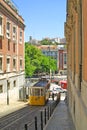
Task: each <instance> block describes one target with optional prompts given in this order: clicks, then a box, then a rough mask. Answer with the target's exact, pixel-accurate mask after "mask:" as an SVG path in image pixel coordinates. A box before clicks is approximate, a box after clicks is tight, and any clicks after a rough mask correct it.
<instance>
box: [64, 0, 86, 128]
mask: <svg viewBox="0 0 87 130" xmlns="http://www.w3.org/2000/svg"><path fill="white" fill-rule="evenodd" d="M86 15H87V0H67V17H66V23H65V36H66V42H67V52H68V53H67V55H68V58H67V59H68V61H67V63H68V66H67V69H68V104H69V108H70V111H71V114H72V118H73V121H74V124H75V126H76V130H86V129H87V17H86Z"/></svg>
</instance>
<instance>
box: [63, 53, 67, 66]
mask: <svg viewBox="0 0 87 130" xmlns="http://www.w3.org/2000/svg"><path fill="white" fill-rule="evenodd" d="M63 56H64V64H65V65H66V64H67V55H66V53H64V55H63Z"/></svg>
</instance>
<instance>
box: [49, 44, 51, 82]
mask: <svg viewBox="0 0 87 130" xmlns="http://www.w3.org/2000/svg"><path fill="white" fill-rule="evenodd" d="M48 49H49V69H50V77H49V78H50V81H51V68H50V57H51V55H50V45H49V47H48Z"/></svg>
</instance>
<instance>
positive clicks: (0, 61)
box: [0, 57, 2, 71]
mask: <svg viewBox="0 0 87 130" xmlns="http://www.w3.org/2000/svg"><path fill="white" fill-rule="evenodd" d="M0 71H2V57H0Z"/></svg>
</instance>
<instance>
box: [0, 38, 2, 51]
mask: <svg viewBox="0 0 87 130" xmlns="http://www.w3.org/2000/svg"><path fill="white" fill-rule="evenodd" d="M0 49H2V39H0Z"/></svg>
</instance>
